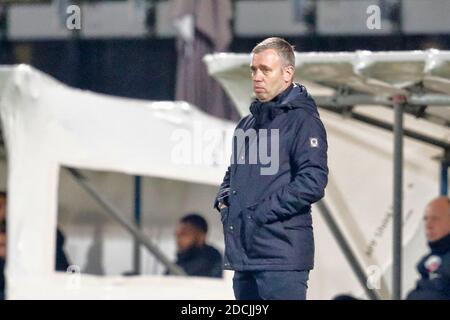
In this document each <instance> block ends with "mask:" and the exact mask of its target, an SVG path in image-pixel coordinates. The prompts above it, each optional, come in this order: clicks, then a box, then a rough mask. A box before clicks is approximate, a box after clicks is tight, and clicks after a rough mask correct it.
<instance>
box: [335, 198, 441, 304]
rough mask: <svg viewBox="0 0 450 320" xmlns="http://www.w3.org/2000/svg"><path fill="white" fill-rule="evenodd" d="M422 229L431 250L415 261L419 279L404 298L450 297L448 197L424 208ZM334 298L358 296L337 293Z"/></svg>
mask: <svg viewBox="0 0 450 320" xmlns="http://www.w3.org/2000/svg"><path fill="white" fill-rule="evenodd" d="M424 222H425V233H426V238H427V241H428V247H429V248H430V252H429V253H428V254H427V255H425V256H424V257H423V258H422V259H421V260H420V261H419V263H418V264H417V271H418V272H419V274H420V279H419V280H418V281H417V283H416V287H415V288H414V289H413V290H411V291H410V292H409V293H408V295H407V297H406V300H450V199H449V198H447V197H445V196H442V197H438V198H436V199H433V200H432V201H431V202H430V203H429V204H428V205H427V206H426V208H425V213H424ZM334 300H358V299H356V298H355V297H353V296H351V295H338V296H336V297H335V298H334Z"/></svg>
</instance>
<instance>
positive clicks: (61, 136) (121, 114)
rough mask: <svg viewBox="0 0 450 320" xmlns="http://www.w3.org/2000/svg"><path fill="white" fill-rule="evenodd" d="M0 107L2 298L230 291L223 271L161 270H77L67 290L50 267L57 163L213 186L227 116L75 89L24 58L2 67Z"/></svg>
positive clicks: (222, 164) (227, 131)
mask: <svg viewBox="0 0 450 320" xmlns="http://www.w3.org/2000/svg"><path fill="white" fill-rule="evenodd" d="M0 114H1V119H2V131H3V135H4V139H5V143H6V147H7V156H8V260H7V272H6V275H7V284H8V285H7V297H8V298H10V299H16V298H19V299H20V298H25V299H26V298H69V297H70V298H86V297H96V298H102V297H107V298H123V297H131V298H139V297H140V298H145V299H165V298H179V299H183V298H186V299H187V298H189V299H192V298H197V299H198V298H199V299H216V298H223V299H226V298H231V297H232V293H231V286H230V285H229V283H228V282H227V281H226V280H209V279H182V278H177V279H176V280H174V279H168V280H167V281H168V282H167V283H168V284H167V287H166V288H165V289H164V288H163V289H162V288H161V287H162V283H164V281H165V280H164V279H160V278H158V277H155V278H153V277H146V278H145V279H143V280H142V281H143V282H142V283H138V281H125V280H120V279H116V278H111V277H94V276H83V277H84V279H86V280H85V281H84V282H83V285H82V286H81V287H77V289H76V290H69V289H70V288H69V289H68V288H67V284H68V283H69V284H70V283H71V281H72V280H71V279H72V278H71V276H70V275H64V274H58V273H56V272H54V271H53V265H54V253H55V241H54V239H55V230H56V217H57V196H58V195H57V190H58V179H59V170H60V168H61V166H68V167H74V168H87V169H96V170H109V171H116V172H123V173H128V174H136V175H145V176H150V177H159V178H164V179H170V180H180V181H188V182H194V183H197V184H204V185H213V186H217V185H218V184H219V183H220V181H221V180H222V178H223V175H224V172H225V170H226V166H227V163H226V162H227V161H228V159H229V153H228V154H227V150H228V148H227V147H226V146H225V141H228V140H231V134H232V132H233V129H234V125H233V124H232V123H230V122H226V121H222V120H220V119H217V118H214V117H211V116H208V115H206V114H204V113H202V112H200V111H199V110H197V109H196V108H195V107H193V106H191V105H189V104H187V103H184V102H176V103H174V102H146V101H139V100H132V99H123V98H117V97H110V96H105V95H100V94H95V93H92V92H87V91H81V90H75V89H72V88H69V87H67V86H65V85H63V84H61V83H59V82H58V81H56V80H54V79H52V78H50V77H49V76H47V75H45V74H43V73H41V72H39V71H37V70H35V69H33V68H31V67H29V66H25V65H19V66H3V67H1V68H0ZM226 144H227V145H228V143H226ZM229 149H231V147H230V148H229ZM24 198H26V201H24ZM211 201H212V199H211ZM211 206H212V202H211ZM143 283H145V285H143ZM69 287H70V286H69ZM43 288H45V290H43ZM72 289H73V288H72Z"/></svg>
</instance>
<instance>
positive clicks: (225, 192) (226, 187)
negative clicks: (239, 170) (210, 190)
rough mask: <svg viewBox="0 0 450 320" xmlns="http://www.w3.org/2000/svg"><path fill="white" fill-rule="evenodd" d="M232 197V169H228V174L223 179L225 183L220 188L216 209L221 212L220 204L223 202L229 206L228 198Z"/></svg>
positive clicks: (215, 203) (215, 204) (215, 202)
mask: <svg viewBox="0 0 450 320" xmlns="http://www.w3.org/2000/svg"><path fill="white" fill-rule="evenodd" d="M229 195H230V167H228V169H227V172H225V177H224V178H223V182H222V184H221V185H220V187H219V191H218V192H217V195H216V199H215V201H214V208H215V209H217V211H220V210H219V203H220V202H223V203H224V204H225V205H227V206H228V196H229Z"/></svg>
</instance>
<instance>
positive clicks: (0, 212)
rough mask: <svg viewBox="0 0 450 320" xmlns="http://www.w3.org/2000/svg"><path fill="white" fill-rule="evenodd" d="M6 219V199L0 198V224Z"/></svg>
mask: <svg viewBox="0 0 450 320" xmlns="http://www.w3.org/2000/svg"><path fill="white" fill-rule="evenodd" d="M5 219H6V198H5V197H2V196H0V222H1V221H3V220H5Z"/></svg>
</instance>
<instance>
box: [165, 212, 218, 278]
mask: <svg viewBox="0 0 450 320" xmlns="http://www.w3.org/2000/svg"><path fill="white" fill-rule="evenodd" d="M207 233H208V223H207V222H206V220H205V219H204V218H203V217H202V216H200V215H199V214H196V213H192V214H188V215H186V216H184V217H182V218H181V219H180V221H179V223H178V225H177V227H176V231H175V237H176V243H177V260H176V262H175V263H176V264H177V265H178V266H179V267H180V268H182V269H183V270H184V271H185V272H186V274H187V275H189V276H199V277H213V278H221V277H222V271H223V266H222V255H221V254H220V252H219V251H218V250H217V249H215V248H214V247H212V246H210V245H208V244H206V236H207ZM166 274H170V273H169V272H168V271H166Z"/></svg>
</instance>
